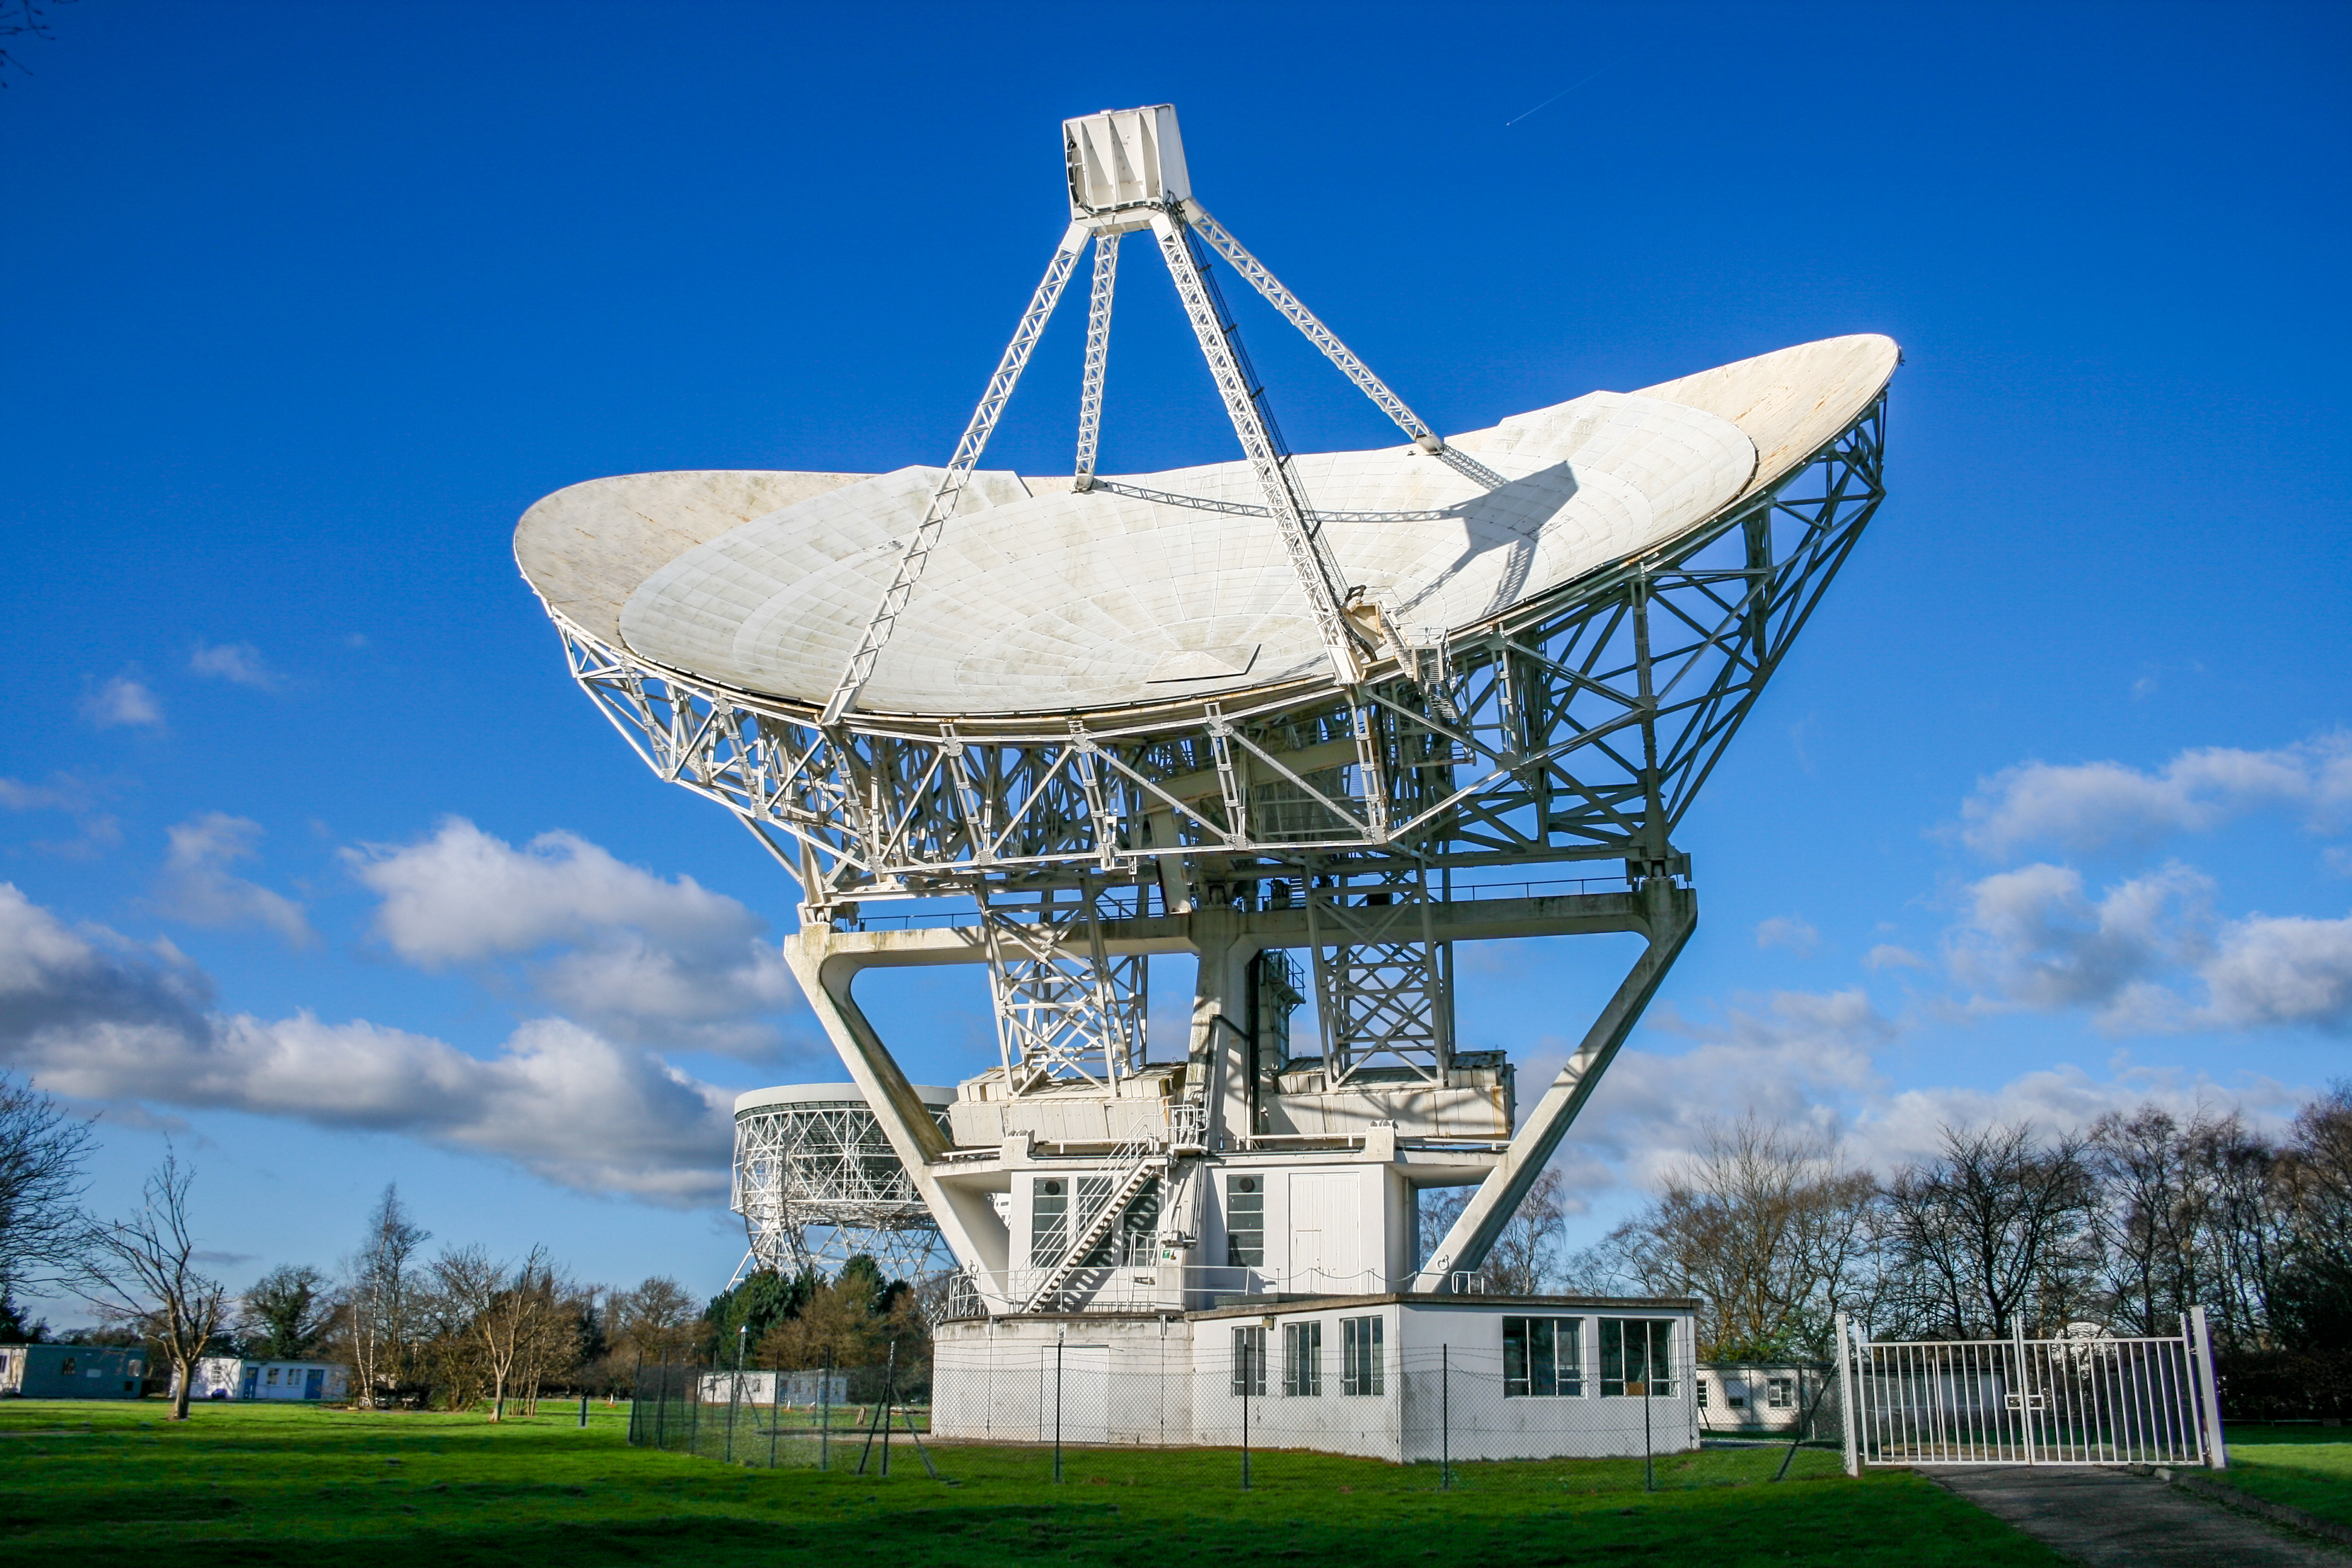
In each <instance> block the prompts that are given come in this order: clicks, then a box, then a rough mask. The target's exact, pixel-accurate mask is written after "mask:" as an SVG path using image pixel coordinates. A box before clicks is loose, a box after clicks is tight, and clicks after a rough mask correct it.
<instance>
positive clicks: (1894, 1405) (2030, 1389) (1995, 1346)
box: [1837, 1307, 2228, 1475]
mask: <svg viewBox="0 0 2352 1568" xmlns="http://www.w3.org/2000/svg"><path fill="white" fill-rule="evenodd" d="M1837 1337H1838V1376H1839V1382H1840V1384H1842V1385H1843V1386H1842V1387H1841V1389H1840V1392H1841V1393H1842V1394H1843V1395H1844V1400H1843V1403H1844V1406H1845V1447H1846V1470H1847V1472H1848V1473H1849V1474H1854V1475H1858V1474H1860V1473H1861V1469H1862V1467H1863V1466H1864V1465H2131V1464H2142V1465H2206V1466H2210V1467H2212V1468H2216V1469H2219V1468H2222V1467H2223V1466H2224V1465H2226V1464H2227V1463H2228V1450H2227V1449H2226V1448H2225V1447H2223V1445H2222V1441H2221V1411H2220V1409H2219V1407H2218V1406H2217V1405H2216V1404H2215V1401H2214V1388H2213V1357H2212V1348H2211V1345H2210V1342H2209V1341H2208V1339H2207V1337H2206V1331H2205V1310H2204V1309H2203V1308H2201V1307H2192V1308H2190V1309H2189V1313H2188V1315H2187V1316H2186V1317H2184V1318H2183V1319H2182V1320H2181V1324H2180V1332H2179V1334H2178V1335H2176V1336H2172V1337H2169V1338H2128V1339H2127V1338H2121V1337H2118V1336H2116V1335H2113V1334H2109V1333H2107V1332H2105V1331H2104V1330H2099V1331H2088V1332H2082V1333H2072V1334H2065V1335H2062V1336H2060V1337H2058V1338H2056V1339H2046V1340H2029V1339H2027V1338H2025V1337H2024V1336H2023V1334H2022V1333H2019V1334H2015V1335H2012V1336H2011V1338H2009V1339H2006V1340H1909V1341H1894V1342H1874V1341H1872V1340H1869V1339H1866V1338H1862V1337H1860V1336H1857V1335H1855V1334H1853V1332H1852V1331H1850V1330H1849V1329H1848V1327H1847V1325H1846V1321H1845V1319H1844V1317H1843V1315H1841V1316H1840V1317H1839V1318H1838V1321H1837Z"/></svg>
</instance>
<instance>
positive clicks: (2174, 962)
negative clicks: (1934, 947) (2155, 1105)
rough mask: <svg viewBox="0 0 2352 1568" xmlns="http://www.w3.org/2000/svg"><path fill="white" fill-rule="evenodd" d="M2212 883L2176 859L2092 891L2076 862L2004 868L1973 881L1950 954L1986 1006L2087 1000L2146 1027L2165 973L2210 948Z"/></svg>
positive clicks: (2114, 1023) (2107, 1020) (2102, 1013)
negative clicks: (2097, 892)
mask: <svg viewBox="0 0 2352 1568" xmlns="http://www.w3.org/2000/svg"><path fill="white" fill-rule="evenodd" d="M2212 886H2213V885H2212V883H2211V881H2210V880H2209V879H2207V878H2206V877H2205V876H2204V875H2203V874H2201V873H2200V872H2198V871H2195V870H2193V869H2191V868H2188V867H2185V866H2179V865H2173V866H2168V867H2165V868H2163V869H2161V870H2159V871H2157V872H2155V873H2153V874H2151V875H2148V876H2146V877H2136V878H2133V879H2129V880H2126V881H2123V882H2119V883H2117V884H2116V885H2115V886H2114V887H2112V888H2109V889H2106V891H2105V893H2104V894H2103V895H2102V896H2100V897H2098V898H2096V899H2094V898H2092V897H2091V896H2090V895H2089V894H2088V893H2086V892H2085V891H2084V886H2083V878H2082V874H2081V873H2080V872H2078V871H2075V870H2074V869H2073V868H2069V867H2064V866H2051V865H2044V864H2036V865H2032V866H2024V867H2021V868H2018V869H2016V870H2014V871H2003V872H2000V873H1999V874H1998V875H1995V876H1991V877H1987V878H1986V879H1984V880H1982V881H1980V882H1978V883H1977V884H1975V885H1974V886H1973V887H1971V888H1970V889H1969V912H1968V915H1967V917H1966V918H1965V919H1964V920H1963V921H1961V922H1960V923H1959V924H1958V925H1957V926H1955V927H1954V928H1953V930H1952V931H1950V932H1949V933H1948V935H1947V938H1946V947H1945V952H1946V959H1947V962H1948V964H1949V966H1950V969H1951V973H1952V975H1953V977H1954V978H1955V979H1957V980H1958V981H1959V982H1960V983H1961V984H1963V985H1967V986H1969V987H1971V988H1972V989H1973V990H1974V991H1975V993H1976V995H1975V997H1974V999H1973V1002H1972V1005H1974V1006H1976V1007H1978V1008H1979V1009H1984V1010H1997V1009H2000V1008H2008V1007H2016V1008H2031V1009H2037V1010H2051V1009H2058V1008H2065V1007H2088V1008H2091V1009H2093V1010H2094V1011H2095V1013H2097V1015H2098V1016H2099V1021H2100V1023H2101V1026H2103V1027H2106V1028H2109V1029H2124V1028H2129V1027H2133V1026H2145V1022H2146V1016H2147V1013H2148V1010H2149V1008H2150V1007H2151V1005H2153V1003H2154V993H2155V991H2156V989H2157V987H2158V982H2159V981H2160V979H2161V978H2162V977H2163V976H2164V975H2165V974H2166V973H2167V972H2168V971H2169V970H2172V969H2175V968H2177V967H2179V966H2181V965H2184V964H2189V963H2194V962H2196V961H2197V960H2198V959H2200V958H2201V957H2202V956H2203V954H2204V952H2205V951H2206V950H2207V942H2208V939H2207V935H2206V929H2205V927H2206V917H2207V908H2208V904H2209V902H2210V897H2211V893H2212Z"/></svg>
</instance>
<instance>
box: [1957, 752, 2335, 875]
mask: <svg viewBox="0 0 2352 1568" xmlns="http://www.w3.org/2000/svg"><path fill="white" fill-rule="evenodd" d="M2263 807H2276V808H2280V809H2285V810H2292V811H2295V812H2299V813H2301V814H2302V815H2303V816H2304V818H2305V823H2306V825H2307V826H2310V827H2312V828H2313V829H2315V830H2318V831H2333V830H2335V829H2337V828H2340V827H2341V826H2343V823H2344V821H2345V818H2346V816H2347V810H2352V732H2346V731H2336V733H2333V734H2328V735H2322V736H2319V737H2316V738H2315V739H2313V740H2310V741H2305V742H2300V743H2298V744H2296V745H2293V746H2285V747H2282V748H2280V749H2278V750H2276V751H2269V752H2250V751H2242V750H2240V749H2238V748H2236V747H2232V746H2206V747H2200V748H2199V749H2197V750H2194V751H2187V752H2181V753H2180V754H2179V755H2178V756H2176V757H2174V758H2173V759H2172V760H2171V761H2170V762H2168V763H2165V764H2164V765H2163V766H2162V767H2160V768H2156V769H2152V770H2146V771H2144V770H2141V769H2138V768H2130V767H2126V766H2125V765H2124V764H2122V763H2074V764H2068V765H2063V766H2061V765H2053V764H2052V763H2039V762H2035V763H2023V764H2021V765H2020V766H2017V767H2013V768H2009V769H2005V770H2004V771H2002V772H2000V773H1996V774H1994V775H1993V776H1992V777H1990V778H1989V779H1984V780H1982V781H1980V782H1979V784H1978V785H1977V789H1976V793H1975V794H1974V795H1970V796H1969V799H1968V800H1967V802H1966V803H1964V804H1963V805H1961V807H1960V828H1959V836H1960V839H1961V841H1962V842H1963V843H1965V844H1967V845H1968V847H1969V848H1971V849H1974V850H1976V851H1977V852H1978V853H1979V854H1981V855H1984V856H1986V857H1988V858H1992V859H1997V860H1999V859H2007V858H2010V857H2011V856H2012V855H2014V854H2015V853H2016V852H2017V851H2018V850H2020V849H2021V848H2024V847H2027V846H2029V845H2035V844H2049V845H2055V846H2058V847H2062V848H2066V849H2071V850H2075V851H2090V850H2096V849H2102V848H2105V847H2109V846H2113V845H2119V844H2133V843H2140V844H2146V843H2152V842H2155V841H2157V840H2158V839H2160V838H2162V837H2165V836H2166V835H2168V834H2173V833H2204V832H2210V830H2212V829H2213V828H2215V827H2218V826H2221V824H2222V823H2223V822H2226V821H2228V820H2229V819H2230V818H2231V817H2233V816H2238V815H2240V814H2242V813H2243V812H2247V811H2252V810H2256V809H2259V808H2263Z"/></svg>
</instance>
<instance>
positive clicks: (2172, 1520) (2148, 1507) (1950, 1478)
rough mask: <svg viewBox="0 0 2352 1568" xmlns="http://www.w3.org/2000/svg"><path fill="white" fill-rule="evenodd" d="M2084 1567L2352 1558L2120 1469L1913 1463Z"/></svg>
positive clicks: (2308, 1564) (2269, 1565) (2290, 1567)
mask: <svg viewBox="0 0 2352 1568" xmlns="http://www.w3.org/2000/svg"><path fill="white" fill-rule="evenodd" d="M1919 1473H1920V1474H1921V1475H1923V1476H1926V1477H1927V1479H1929V1480H1931V1481H1935V1482H1937V1484H1938V1485H1941V1486H1944V1487H1947V1488H1948V1489H1951V1490H1952V1491H1955V1492H1958V1494H1959V1495H1960V1496H1962V1497H1964V1498H1966V1499H1968V1500H1969V1501H1970V1502H1972V1503H1974V1504H1976V1505H1977V1506H1978V1507H1979V1508H1980V1509H1982V1510H1985V1511H1986V1512H1987V1513H1990V1514H1991V1515H1992V1516H1993V1517H1994V1518H1996V1519H2000V1520H2005V1521H2008V1522H2009V1523H2011V1524H2013V1525H2015V1526H2017V1528H2018V1529H2020V1530H2021V1531H2024V1532H2025V1533H2026V1534H2028V1535H2030V1536H2032V1537H2033V1539H2034V1540H2036V1541H2039V1542H2042V1544H2043V1545H2044V1546H2047V1547H2049V1548H2050V1549H2051V1550H2052V1551H2053V1552H2057V1553H2058V1555H2060V1556H2061V1557H2063V1558H2066V1559H2068V1560H2069V1561H2071V1562H2074V1563H2084V1564H2086V1565H2087V1568H2175V1565H2176V1564H2177V1565H2178V1568H2221V1565H2223V1564H2228V1565H2230V1568H2346V1565H2347V1563H2352V1557H2347V1555H2345V1554H2344V1553H2342V1552H2337V1551H2335V1550H2333V1549H2331V1548H2329V1547H2327V1546H2326V1545H2323V1544H2322V1543H2320V1542H2316V1541H2313V1540H2310V1539H2309V1538H2307V1537H2303V1536H2297V1535H2293V1534H2290V1533H2289V1532H2287V1531H2284V1530H2281V1529H2278V1528H2275V1527H2273V1526H2272V1525H2268V1524H2264V1523H2263V1522H2262V1521H2259V1520H2254V1519H2249V1518H2247V1517H2246V1516H2245V1515H2243V1514H2238V1513H2231V1512H2230V1511H2229V1510H2227V1509H2224V1508H2222V1507H2221V1506H2220V1505H2218V1504H2214V1503H2208V1502H2205V1501H2203V1500H2200V1499H2197V1498H2194V1497H2191V1496H2189V1494H2188V1493H2186V1492H2183V1491H2179V1490H2176V1489H2173V1488H2171V1487H2168V1486H2167V1485H2165V1484H2164V1483H2163V1482H2162V1481H2159V1480H2155V1479H2143V1478H2141V1477H2138V1476H2135V1475H2131V1474H2128V1473H2126V1472H2125V1471H2122V1470H2101V1469H2075V1468H2057V1467H2051V1466H2039V1467H2036V1466H2025V1465H2017V1466H2010V1465H1981V1466H1979V1465H1962V1466H1943V1465H1938V1466H1936V1467H1934V1468H1922V1469H1921V1470H1920V1472H1919Z"/></svg>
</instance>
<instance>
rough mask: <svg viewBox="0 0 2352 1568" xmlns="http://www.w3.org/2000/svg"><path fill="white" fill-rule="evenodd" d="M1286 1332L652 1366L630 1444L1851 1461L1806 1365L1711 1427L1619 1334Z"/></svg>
mask: <svg viewBox="0 0 2352 1568" xmlns="http://www.w3.org/2000/svg"><path fill="white" fill-rule="evenodd" d="M1289 1338H1290V1340H1291V1342H1290V1343H1288V1344H1283V1343H1280V1342H1277V1343H1276V1344H1274V1345H1271V1346H1269V1345H1267V1344H1266V1343H1265V1342H1264V1336H1261V1335H1259V1334H1255V1333H1252V1332H1249V1331H1244V1332H1242V1333H1239V1334H1236V1335H1234V1336H1232V1342H1231V1343H1230V1344H1228V1343H1225V1342H1223V1339H1222V1338H1220V1339H1219V1340H1217V1341H1213V1342H1203V1343H1201V1344H1198V1345H1193V1346H1191V1347H1189V1348H1190V1352H1191V1353H1189V1354H1183V1353H1181V1348H1180V1349H1171V1352H1169V1353H1168V1355H1167V1356H1166V1358H1165V1359H1164V1360H1163V1361H1162V1362H1161V1363H1160V1364H1158V1365H1153V1364H1150V1363H1149V1362H1148V1361H1146V1360H1144V1359H1143V1358H1140V1357H1138V1356H1135V1355H1131V1354H1130V1355H1126V1356H1122V1357H1120V1358H1118V1361H1116V1362H1114V1361H1113V1359H1112V1358H1111V1357H1110V1356H1109V1355H1108V1353H1106V1351H1105V1347H1102V1346H1097V1345H1084V1344H1077V1343H1073V1342H1067V1341H1055V1342H1052V1343H1049V1344H1042V1345H1040V1344H1026V1345H1021V1346H1017V1347H1013V1349H1012V1350H1011V1351H1010V1352H1007V1351H1006V1350H1005V1349H1003V1347H998V1348H996V1349H995V1350H994V1351H993V1352H992V1353H987V1354H982V1353H976V1352H973V1351H971V1349H969V1348H967V1347H956V1346H950V1345H941V1346H939V1347H937V1350H936V1352H935V1353H936V1354H937V1356H938V1361H937V1363H936V1364H935V1365H932V1366H929V1367H920V1366H904V1365H901V1364H899V1363H898V1362H897V1360H896V1359H895V1357H894V1359H893V1361H891V1362H890V1363H886V1364H885V1365H882V1366H878V1367H876V1366H869V1367H855V1368H833V1367H828V1368H817V1369H813V1370H803V1371H787V1372H772V1371H768V1370H764V1369H745V1370H742V1371H740V1372H739V1371H736V1370H734V1369H730V1368H716V1369H714V1368H711V1367H708V1366H699V1365H679V1364H671V1365H662V1366H647V1367H646V1368H644V1369H643V1371H642V1373H641V1374H640V1376H639V1379H638V1384H637V1394H636V1399H635V1405H634V1406H633V1409H632V1412H631V1416H630V1427H629V1440H630V1441H631V1442H632V1443H633V1444H636V1445H639V1446H642V1447H656V1448H663V1449H667V1450H669V1451H672V1452H680V1453H692V1454H697V1455H699V1456H702V1457H704V1458H714V1459H719V1460H721V1461H723V1462H729V1463H734V1464H741V1465H751V1466H753V1467H758V1468H771V1467H775V1468H784V1467H792V1468H816V1469H826V1470H835V1471H843V1472H848V1473H854V1474H859V1475H866V1476H881V1475H886V1474H894V1475H899V1476H914V1477H919V1478H920V1477H929V1478H933V1479H950V1480H957V1481H964V1482H980V1481H987V1480H1003V1481H1011V1482H1015V1483H1021V1484H1035V1483H1046V1484H1056V1483H1058V1484H1063V1485H1092V1486H1147V1487H1163V1488H1182V1489H1204V1488H1245V1489H1263V1488H1267V1487H1282V1486H1300V1487H1338V1488H1340V1489H1349V1490H1356V1491H1368V1490H1398V1491H1425V1492H1447V1491H1485V1490H1497V1489H1507V1490H1516V1491H1530V1492H1555V1493H1558V1492H1569V1493H1573V1492H1610V1491H1627V1490H1633V1491H1639V1490H1656V1491H1668V1490H1687V1489H1695V1488H1702V1487H1714V1486H1738V1485H1744V1484H1748V1483H1751V1482H1759V1481H1772V1480H1778V1479H1793V1478H1800V1477H1812V1476H1820V1475H1832V1474H1835V1473H1837V1472H1838V1471H1839V1469H1840V1468H1841V1465H1842V1458H1841V1456H1840V1454H1839V1453H1838V1451H1837V1448H1836V1446H1835V1444H1834V1443H1833V1442H1832V1443H1823V1442H1822V1441H1820V1440H1819V1438H1818V1437H1817V1436H1815V1435H1816V1434H1818V1433H1820V1432H1823V1431H1828V1432H1831V1433H1834V1432H1835V1431H1836V1430H1837V1428H1838V1425H1839V1419H1840V1418H1839V1416H1838V1415H1837V1413H1836V1411H1835V1410H1834V1408H1833V1407H1832V1406H1831V1403H1830V1402H1831V1401H1832V1400H1833V1399H1834V1384H1823V1383H1822V1382H1820V1381H1816V1380H1810V1379H1809V1380H1807V1383H1806V1386H1805V1390H1804V1392H1805V1395H1806V1400H1807V1408H1804V1409H1803V1410H1801V1411H1800V1412H1799V1413H1798V1415H1799V1419H1798V1420H1797V1421H1795V1422H1793V1423H1791V1429H1790V1431H1788V1432H1786V1433H1780V1434H1764V1433H1758V1432H1754V1431H1741V1432H1739V1433H1738V1434H1736V1435H1718V1434H1717V1433H1714V1432H1711V1431H1710V1430H1709V1429H1708V1424H1706V1422H1704V1421H1703V1420H1702V1416H1701V1412H1700V1410H1699V1406H1698V1390H1697V1386H1696V1372H1697V1369H1696V1368H1694V1367H1693V1366H1692V1365H1690V1364H1689V1363H1687V1361H1684V1360H1681V1359H1680V1358H1676V1357H1675V1356H1673V1355H1672V1354H1671V1352H1670V1350H1669V1348H1668V1347H1667V1346H1665V1345H1664V1344H1662V1345H1661V1346H1659V1347H1656V1348H1655V1350H1653V1347H1650V1346H1647V1345H1639V1344H1633V1345H1627V1344H1622V1343H1619V1344H1613V1345H1606V1346H1603V1347H1602V1348H1603V1350H1604V1352H1605V1353H1604V1354H1603V1355H1602V1356H1601V1360H1600V1364H1598V1365H1595V1366H1591V1367H1589V1368H1588V1367H1586V1366H1584V1365H1581V1364H1579V1363H1575V1362H1573V1361H1571V1360H1570V1359H1569V1358H1567V1357H1565V1356H1564V1355H1562V1356H1554V1355H1549V1354H1539V1353H1534V1352H1523V1353H1520V1354H1517V1355H1510V1356H1497V1355H1478V1354H1475V1353H1469V1352H1464V1351H1463V1350H1461V1349H1458V1348H1452V1347H1440V1348H1437V1349H1434V1350H1431V1351H1427V1352H1402V1353H1400V1352H1394V1351H1387V1350H1384V1348H1383V1347H1381V1346H1380V1345H1379V1344H1377V1342H1368V1343H1361V1344H1359V1343H1354V1342H1343V1343H1341V1344H1339V1345H1338V1346H1336V1347H1328V1351H1327V1347H1324V1346H1321V1345H1318V1344H1316V1343H1314V1342H1312V1338H1311V1336H1297V1335H1294V1336H1289ZM1302 1341H1304V1342H1302ZM960 1350H961V1352H962V1353H958V1352H959V1351H960Z"/></svg>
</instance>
